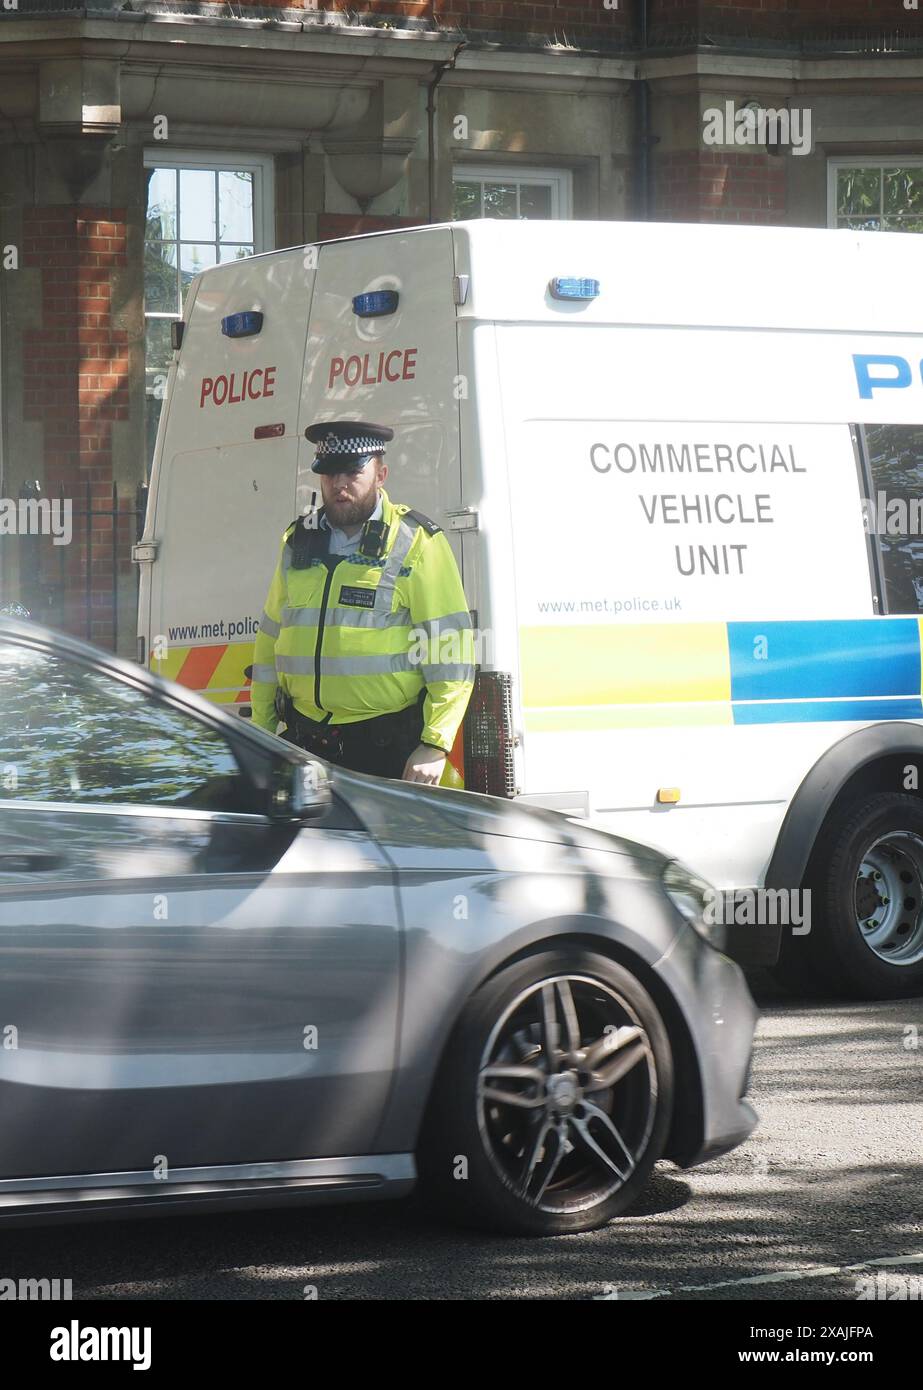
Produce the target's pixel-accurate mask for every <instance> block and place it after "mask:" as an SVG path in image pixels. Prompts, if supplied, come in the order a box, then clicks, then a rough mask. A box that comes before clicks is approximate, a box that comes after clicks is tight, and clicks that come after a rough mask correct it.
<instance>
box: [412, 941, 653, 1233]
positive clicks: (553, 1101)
mask: <svg viewBox="0 0 923 1390" xmlns="http://www.w3.org/2000/svg"><path fill="white" fill-rule="evenodd" d="M672 1103H673V1062H672V1056H671V1051H670V1042H669V1038H668V1036H667V1031H666V1028H665V1027H664V1024H663V1020H662V1019H661V1017H660V1014H659V1013H658V1011H657V1008H656V1006H655V1004H654V1002H653V1000H652V999H651V997H650V995H649V994H648V992H647V991H646V990H645V989H644V987H643V986H642V985H641V984H640V983H639V981H638V980H637V979H635V977H634V976H633V975H631V974H630V973H629V971H627V970H626V969H624V968H623V967H622V966H620V965H616V964H615V963H614V962H613V961H610V960H608V959H607V958H606V957H605V956H601V955H597V954H595V953H593V952H589V951H585V950H579V949H573V950H570V949H565V950H553V951H547V952H543V953H542V954H541V955H535V956H531V957H528V958H527V959H525V960H521V961H518V962H516V963H515V964H514V965H511V966H509V967H507V968H506V969H505V970H503V971H502V972H501V973H499V974H498V975H495V976H494V977H493V978H492V979H490V980H489V981H488V982H487V983H486V984H485V985H484V986H483V987H482V988H481V989H480V990H478V992H477V993H476V994H475V995H474V997H473V998H472V999H471V1000H470V1001H469V1003H468V1005H467V1006H466V1008H465V1009H464V1011H463V1013H462V1016H461V1018H460V1020H459V1022H458V1024H457V1026H456V1029H455V1031H454V1034H453V1036H452V1039H451V1041H450V1043H449V1045H448V1048H447V1050H446V1054H445V1057H444V1061H443V1064H442V1066H441V1068H440V1071H439V1074H438V1076H437V1079H436V1082H435V1086H434V1091H433V1095H432V1097H431V1102H430V1106H429V1109H428V1112H427V1116H426V1119H425V1123H424V1128H423V1133H422V1136H421V1144H420V1152H419V1159H420V1171H421V1177H422V1179H423V1183H424V1187H425V1188H426V1189H428V1190H429V1192H430V1193H431V1194H435V1195H436V1196H437V1197H438V1198H439V1199H441V1201H442V1203H443V1204H444V1205H445V1206H447V1207H448V1209H449V1212H450V1214H451V1215H454V1216H455V1217H456V1218H458V1219H461V1220H462V1221H464V1222H466V1223H469V1224H470V1223H473V1224H477V1225H481V1226H488V1227H490V1228H492V1229H499V1230H505V1231H509V1232H514V1233H518V1234H525V1235H557V1234H563V1233H565V1232H576V1231H588V1230H593V1229H594V1228H596V1227H598V1226H602V1225H605V1223H606V1222H607V1221H609V1220H611V1219H612V1217H614V1216H617V1215H618V1214H619V1213H620V1212H623V1211H624V1210H625V1209H626V1208H627V1207H628V1206H630V1205H631V1203H632V1202H633V1201H634V1200H635V1198H636V1197H637V1196H638V1194H639V1193H640V1191H641V1190H642V1188H643V1187H644V1184H645V1183H646V1181H647V1179H648V1177H649V1175H650V1172H651V1169H652V1168H653V1165H654V1163H655V1162H656V1160H657V1158H658V1157H659V1156H660V1154H661V1151H662V1148H663V1145H664V1142H665V1138H666V1134H667V1129H668V1126H669V1122H670V1115H671V1110H672Z"/></svg>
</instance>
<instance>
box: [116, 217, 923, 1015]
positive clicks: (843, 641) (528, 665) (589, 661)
mask: <svg viewBox="0 0 923 1390" xmlns="http://www.w3.org/2000/svg"><path fill="white" fill-rule="evenodd" d="M921 283H923V242H921V241H920V239H918V238H917V237H914V236H909V235H886V234H880V233H868V234H863V233H853V232H847V231H837V232H834V231H820V230H789V229H770V228H744V227H740V228H738V227H722V226H700V225H691V226H682V225H675V224H671V225H651V224H642V223H631V222H619V223H603V222H590V223H560V222H512V223H511V222H489V221H482V222H464V223H459V224H454V225H445V226H435V227H421V228H419V229H414V230H402V231H395V232H385V233H378V234H375V235H371V236H364V237H355V238H348V239H346V240H342V241H336V242H328V243H324V244H322V245H320V246H309V247H300V248H296V249H291V250H286V251H278V252H273V253H270V254H268V255H263V256H256V257H253V258H252V259H248V260H243V261H235V262H232V263H230V264H226V265H221V266H217V267H216V268H214V269H212V270H207V271H205V272H204V273H203V274H202V275H200V276H199V277H197V279H195V280H194V281H193V282H192V284H191V286H190V288H189V292H188V296H187V301H186V306H185V311H184V322H183V324H182V325H180V326H179V327H180V329H181V332H179V333H177V339H181V346H180V347H179V348H178V349H177V350H176V351H175V353H174V360H173V364H172V367H171V370H170V377H169V381H168V385H167V396H166V400H165V402H164V407H163V413H162V418H161V421H160V429H159V433H158V438H157V448H156V457H155V462H154V470H153V476H152V479H151V489H150V498H149V504H148V513H147V525H146V530H145V533H144V537H143V540H142V542H141V543H140V544H139V546H138V547H136V553H135V558H136V559H137V560H138V561H139V562H140V564H141V597H140V619H139V621H140V644H139V645H140V653H141V660H142V661H148V662H150V665H151V666H152V668H153V669H154V670H156V671H159V672H161V673H162V674H165V675H168V676H171V677H174V678H175V679H177V680H179V681H181V682H182V683H184V684H186V685H189V686H192V687H193V688H195V689H197V690H200V691H202V692H203V693H204V694H205V695H207V696H209V697H210V698H212V699H214V700H217V701H220V702H222V703H233V704H235V705H237V706H239V709H240V713H241V714H242V715H245V714H247V713H248V712H249V710H248V667H249V664H250V662H251V660H252V642H253V635H254V633H255V631H256V628H257V625H258V622H259V618H260V613H261V609H262V604H263V601H264V598H265V594H266V591H267V588H268V584H269V580H270V576H271V572H272V569H273V565H274V563H275V559H276V555H277V551H278V544H279V538H280V535H281V532H282V530H283V529H284V528H285V526H286V525H287V524H288V523H289V522H290V521H291V520H292V519H293V518H294V517H295V516H296V515H298V514H299V513H301V512H302V511H304V510H306V509H307V508H309V507H310V506H311V505H312V502H313V499H314V488H315V485H316V482H317V479H316V476H315V475H314V474H312V473H311V472H310V465H311V462H312V460H313V455H314V450H313V446H312V445H310V444H308V443H307V441H306V440H305V438H304V430H305V428H306V426H307V425H309V424H311V423H312V422H314V421H316V420H322V419H333V418H352V419H361V420H371V421H375V422H378V423H382V424H387V425H390V426H392V427H393V428H394V430H395V439H394V442H393V444H392V445H391V446H390V447H389V450H388V463H389V466H390V469H391V477H390V478H389V482H388V490H389V494H390V495H391V497H392V498H393V499H394V500H396V501H403V502H407V503H409V504H410V505H412V506H413V507H415V508H417V509H418V510H420V511H422V512H424V513H426V514H428V515H429V516H431V517H432V518H433V519H434V520H436V521H437V522H438V523H439V524H440V525H441V526H443V527H444V529H445V531H446V533H447V534H448V536H449V539H450V541H451V542H452V544H453V547H454V549H455V552H456V555H457V557H458V560H459V564H460V566H461V571H462V577H463V579H464V583H465V587H466V591H467V594H468V599H469V604H470V606H471V608H472V610H473V611H474V613H475V615H476V622H477V626H478V632H479V638H478V640H479V643H480V649H479V659H480V674H479V678H478V682H477V687H476V691H475V695H474V697H473V698H472V703H471V706H470V709H469V713H468V715H467V717H466V720H465V725H464V728H463V736H460V738H459V741H458V744H457V746H456V749H455V750H454V751H453V755H452V768H451V770H450V771H449V778H450V779H451V780H453V781H454V782H455V783H456V784H458V783H459V782H460V781H461V780H462V779H463V781H464V785H466V786H467V787H468V788H470V789H471V790H474V791H488V792H492V793H495V794H498V795H503V796H517V797H520V798H521V799H522V800H523V801H525V802H531V803H538V804H541V805H543V806H547V807H552V808H554V809H557V810H560V811H566V812H569V813H571V814H578V815H582V816H588V817H590V818H592V820H593V821H594V822H596V823H598V824H602V825H603V826H605V827H606V828H608V829H611V830H612V831H616V832H618V833H620V834H623V835H626V836H629V837H631V838H634V839H637V840H641V841H646V842H648V843H652V844H655V845H657V846H659V847H662V848H664V849H666V850H667V851H668V852H670V853H671V854H674V855H676V856H678V857H679V858H681V859H683V860H686V861H687V862H689V863H691V864H692V865H694V866H696V867H697V868H698V869H699V870H700V871H701V872H702V873H703V875H704V876H705V877H706V878H708V879H709V880H710V881H711V882H713V883H715V884H717V885H718V886H719V887H720V888H721V889H723V890H725V893H726V895H727V901H726V902H724V903H721V904H719V905H718V906H717V908H716V911H723V912H724V913H725V915H726V918H727V919H728V920H729V922H730V925H731V927H732V929H733V930H732V937H733V950H734V953H735V954H737V955H738V956H739V958H741V959H747V960H750V961H758V960H761V961H768V962H770V963H771V962H773V961H775V960H776V957H778V961H777V966H776V968H777V970H778V971H779V973H780V974H781V975H782V976H783V977H784V978H786V979H788V980H796V981H799V982H800V983H801V984H805V983H808V984H810V985H812V986H821V985H824V984H826V985H829V986H832V987H834V988H836V989H845V990H848V991H851V992H853V993H856V994H860V995H866V996H890V995H899V994H904V993H914V992H921V991H923V802H921V799H920V791H919V780H920V779H919V777H918V773H917V767H918V764H919V763H920V761H921V757H923V727H921V725H923V703H921V637H920V621H921V619H920V614H921V613H923V524H921V518H920V511H921V503H920V499H921V497H923V375H921V373H923V366H921V357H923V313H921V308H920V304H919V303H918V299H919V296H920V285H921ZM807 889H810V890H812V891H811V896H810V898H808V897H806V896H802V890H807ZM773 890H792V891H787V892H782V891H778V892H776V891H773ZM780 952H781V954H780Z"/></svg>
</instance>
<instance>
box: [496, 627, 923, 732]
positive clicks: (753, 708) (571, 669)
mask: <svg viewBox="0 0 923 1390" xmlns="http://www.w3.org/2000/svg"><path fill="white" fill-rule="evenodd" d="M921 624H923V619H919V618H909V617H908V618H865V619H845V620H844V619H838V620H834V621H831V622H820V621H806V622H768V623H753V622H750V623H644V624H637V625H632V626H618V627H617V626H614V625H613V626H600V627H596V626H580V627H550V626H536V627H524V628H522V629H521V630H520V656H521V677H522V698H523V716H524V720H525V726H526V728H527V729H529V730H533V731H535V732H548V733H551V732H562V733H563V732H565V731H567V730H593V729H612V728H629V727H632V726H634V727H655V726H657V725H662V726H668V725H676V724H686V725H696V724H699V725H715V724H728V725H729V724H800V723H804V722H806V721H815V720H817V721H830V720H849V721H867V720H882V719H923V699H921V694H923V686H921V647H923V637H921Z"/></svg>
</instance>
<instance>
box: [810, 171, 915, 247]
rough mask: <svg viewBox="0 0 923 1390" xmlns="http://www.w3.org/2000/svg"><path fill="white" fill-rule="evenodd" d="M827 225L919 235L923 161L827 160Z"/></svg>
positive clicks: (856, 229)
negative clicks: (828, 161) (828, 162)
mask: <svg viewBox="0 0 923 1390" xmlns="http://www.w3.org/2000/svg"><path fill="white" fill-rule="evenodd" d="M828 178H829V185H828V200H829V207H828V219H827V220H828V222H829V224H830V226H831V227H852V228H853V229H854V230H855V231H862V232H923V160H913V159H901V160H897V159H890V160H884V159H872V160H845V159H835V160H831V161H830V164H829V173H828Z"/></svg>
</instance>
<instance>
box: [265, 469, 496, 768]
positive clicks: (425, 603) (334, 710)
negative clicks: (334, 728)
mask: <svg viewBox="0 0 923 1390" xmlns="http://www.w3.org/2000/svg"><path fill="white" fill-rule="evenodd" d="M381 499H382V520H383V521H384V522H385V524H386V525H387V527H388V536H387V541H386V544H385V551H384V554H383V556H382V558H381V559H378V560H370V559H368V558H367V557H366V556H364V555H360V554H358V553H357V554H353V555H344V556H342V557H337V556H331V557H330V558H329V559H327V560H324V559H314V560H312V561H311V563H310V565H309V566H308V567H307V568H306V569H295V568H293V567H292V563H291V561H292V547H291V545H289V544H288V540H289V537H290V536H291V535H292V533H293V531H294V529H295V525H296V524H297V523H294V522H293V523H292V525H291V526H290V527H288V529H287V530H286V532H285V535H284V537H283V540H282V547H281V550H280V554H279V561H278V564H277V566H276V571H275V574H274V575H273V578H272V583H271V585H270V587H269V594H268V596H267V599H266V607H265V610H264V612H263V617H262V622H261V624H260V630H259V632H258V634H257V638H256V642H255V643H254V648H253V678H252V695H251V699H252V705H253V720H254V723H256V724H258V725H259V726H260V727H261V728H263V729H268V730H269V731H270V732H274V731H275V728H276V724H277V722H278V721H277V717H276V711H275V705H274V699H275V692H276V686H277V685H278V686H281V688H282V690H283V691H285V692H286V693H287V694H289V695H290V696H291V697H292V699H293V700H294V702H295V708H296V709H298V710H300V712H301V713H302V714H304V715H306V716H307V717H308V718H309V719H316V720H322V719H325V718H326V717H327V715H328V714H329V715H330V716H331V718H330V720H329V722H330V723H331V724H349V723H353V722H354V721H355V720H357V719H370V718H372V717H374V716H375V715H379V714H392V713H395V712H396V711H398V710H402V709H406V708H407V706H408V705H411V704H413V703H414V701H415V700H416V699H417V698H418V696H419V694H420V691H421V690H422V689H423V688H424V687H425V688H426V699H425V701H424V706H423V720H424V724H423V732H422V735H421V738H422V741H423V742H425V743H432V744H435V745H436V746H437V747H439V748H443V749H445V750H446V751H447V752H448V750H449V749H450V748H451V747H452V744H453V742H454V739H455V734H456V731H457V730H458V727H459V725H460V724H461V721H462V718H463V716H464V713H465V708H466V706H467V704H468V699H469V696H470V694H471V690H472V687H473V684H474V634H473V632H472V629H471V615H470V614H469V612H468V604H467V601H466V599H465V591H464V589H463V587H462V582H461V576H460V575H459V573H458V566H457V565H456V563H455V557H454V555H453V554H452V551H451V548H450V546H449V543H448V541H447V540H446V538H445V535H444V534H443V533H442V531H436V532H435V533H434V534H433V533H431V532H430V531H429V530H428V529H427V528H426V527H425V526H421V525H419V524H417V523H416V522H414V521H413V520H412V519H411V520H410V521H405V520H404V515H405V513H406V512H408V511H409V510H410V508H409V507H407V506H404V505H403V504H395V503H392V502H391V501H390V500H389V498H388V495H387V493H385V492H384V491H382V493H381Z"/></svg>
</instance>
